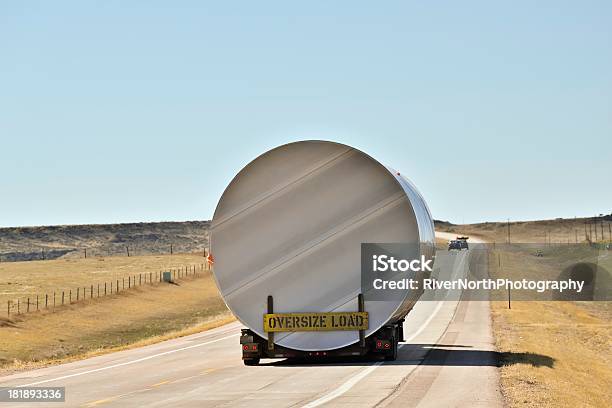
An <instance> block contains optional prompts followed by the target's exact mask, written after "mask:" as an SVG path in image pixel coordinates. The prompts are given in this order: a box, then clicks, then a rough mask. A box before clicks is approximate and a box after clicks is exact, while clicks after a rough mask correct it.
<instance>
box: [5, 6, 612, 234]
mask: <svg viewBox="0 0 612 408" xmlns="http://www.w3.org/2000/svg"><path fill="white" fill-rule="evenodd" d="M296 3H297V2H286V1H285V2H281V1H279V2H259V1H257V2H253V1H250V2H231V3H228V2H197V1H194V2H185V1H166V2H153V1H146V2H145V1H142V2H140V1H99V2H93V1H74V2H63V1H47V2H24V1H14V2H6V1H4V2H2V3H1V4H0V148H1V151H2V154H1V156H0V226H17V225H43V224H74V223H110V222H131V221H162V220H192V219H208V218H210V217H211V216H212V213H213V210H214V208H215V205H216V203H217V200H218V198H219V197H220V195H221V193H222V192H223V189H224V188H225V186H226V185H227V183H228V182H229V181H230V180H231V179H232V177H233V176H234V174H235V173H236V172H237V171H238V170H240V169H241V168H242V167H243V166H244V165H245V164H246V163H248V162H249V161H250V160H251V159H253V158H254V157H256V156H257V155H259V154H260V153H262V152H264V151H266V150H268V149H270V148H272V147H274V146H276V145H279V144H282V143H285V142H289V141H294V140H300V139H328V140H335V141H339V142H344V143H347V144H350V145H353V146H355V147H357V148H360V149H362V150H364V151H366V152H368V153H369V154H371V155H373V156H374V157H376V158H377V159H379V160H380V161H381V162H383V163H385V164H388V165H390V166H392V167H395V168H397V169H398V170H401V171H402V173H403V174H406V175H407V176H408V177H409V178H410V179H412V181H413V182H414V183H415V184H416V185H417V187H418V188H419V189H420V190H421V192H422V193H423V195H424V196H425V198H426V200H427V202H428V204H429V205H430V208H431V210H432V212H433V215H434V217H435V218H439V219H448V220H451V221H454V222H463V221H465V222H477V221H487V220H505V219H506V218H508V217H509V218H510V219H512V220H520V219H538V218H554V217H573V216H590V215H593V214H596V213H603V212H606V213H609V212H610V211H611V210H612V187H611V186H612V179H611V175H612V148H611V142H612V24H611V21H612V3H611V2H609V1H601V2H588V1H585V2H576V1H571V2H564V1H549V2H545V1H541V2H540V1H538V2H532V1H523V2H503V3H501V2H490V1H482V2H470V1H468V2H456V1H452V2H408V1H401V2H382V3H381V2H378V3H374V2H356V1H347V2H340V1H334V2H329V1H324V2H314V1H309V2H302V4H301V5H298V4H296Z"/></svg>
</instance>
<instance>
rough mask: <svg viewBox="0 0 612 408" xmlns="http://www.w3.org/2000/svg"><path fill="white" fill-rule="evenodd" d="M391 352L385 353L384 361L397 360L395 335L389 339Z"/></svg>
mask: <svg viewBox="0 0 612 408" xmlns="http://www.w3.org/2000/svg"><path fill="white" fill-rule="evenodd" d="M391 347H392V349H391V352H390V353H389V354H387V355H385V361H395V360H397V340H396V337H393V338H392V339H391Z"/></svg>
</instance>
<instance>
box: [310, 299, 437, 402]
mask: <svg viewBox="0 0 612 408" xmlns="http://www.w3.org/2000/svg"><path fill="white" fill-rule="evenodd" d="M442 306H443V303H442V301H441V300H440V301H438V306H436V308H435V310H434V311H433V313H432V314H431V315H430V316H429V317H428V318H427V320H425V322H424V323H423V324H422V325H421V326H420V327H419V330H417V331H416V332H415V333H414V334H413V335H412V336H410V337H409V338H408V339H407V340H406V342H409V341H410V340H412V339H414V338H415V337H416V336H418V335H419V334H421V332H422V331H423V330H425V328H426V327H427V326H428V325H429V323H430V322H431V321H432V319H433V318H434V317H435V316H436V315H437V314H438V312H439V311H440V309H441V308H442ZM404 345H405V343H403V344H400V345H399V347H402V346H404ZM382 364H384V361H379V362H376V363H374V364H372V365H371V366H369V367H367V368H364V369H363V370H361V371H359V372H358V373H357V374H355V375H354V376H352V377H351V378H349V379H348V380H346V381H345V382H344V383H342V384H341V385H340V386H338V388H336V389H335V390H333V391H331V392H329V393H327V394H325V395H323V396H322V397H320V398H318V399H316V400H314V401H311V402H309V403H308V404H306V405H303V406H302V407H303V408H314V407H318V406H320V405H323V404H325V403H327V402H329V401H331V400H333V399H335V398H337V397H339V396H341V395H342V394H344V393H346V392H347V391H349V390H350V389H351V388H353V386H354V385H355V384H357V383H358V382H359V381H361V380H362V379H363V378H365V377H366V376H367V375H368V374H370V373H371V372H372V371H374V370H376V369H377V368H378V367H380V366H381V365H382Z"/></svg>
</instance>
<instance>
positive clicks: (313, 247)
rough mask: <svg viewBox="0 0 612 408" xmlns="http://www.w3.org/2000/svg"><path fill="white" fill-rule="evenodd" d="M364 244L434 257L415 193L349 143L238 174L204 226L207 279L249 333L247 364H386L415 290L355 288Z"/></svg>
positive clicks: (287, 153) (283, 155) (427, 218)
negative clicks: (394, 293) (340, 359)
mask: <svg viewBox="0 0 612 408" xmlns="http://www.w3.org/2000/svg"><path fill="white" fill-rule="evenodd" d="M362 243H408V244H413V245H414V247H415V248H417V253H416V255H417V257H420V256H424V257H425V258H426V259H433V256H434V251H435V246H434V226H433V220H432V217H431V214H430V212H429V209H428V208H427V205H426V203H425V201H424V200H423V197H422V196H421V194H420V193H419V192H418V191H417V190H416V188H415V187H414V186H413V185H412V183H410V181H408V179H406V178H405V177H403V176H402V175H400V173H399V172H396V171H395V170H392V169H390V168H388V167H385V166H383V165H382V164H380V163H379V162H378V161H376V160H375V159H373V158H372V157H370V156H368V155H367V154H365V153H364V152H361V151H359V150H357V149H355V148H352V147H350V146H346V145H343V144H339V143H333V142H326V141H302V142H296V143H290V144H286V145H283V146H280V147H277V148H275V149H272V150H270V151H268V152H266V153H264V154H262V155H261V156H259V157H258V158H256V159H255V160H253V161H252V162H250V163H249V164H248V165H247V166H246V167H244V168H243V169H242V170H241V171H240V172H239V173H238V174H237V175H236V176H235V177H234V179H233V180H232V181H231V183H230V184H229V186H228V187H227V188H226V190H225V192H224V193H223V195H222V197H221V199H220V200H219V203H218V205H217V208H216V210H215V214H214V217H213V221H212V226H211V252H212V254H214V257H215V264H214V268H213V275H214V278H215V281H216V283H217V286H218V288H219V291H220V293H221V295H222V297H223V299H224V301H225V303H226V304H227V306H228V308H229V309H230V310H231V311H232V313H233V314H234V315H235V316H236V318H237V319H238V320H239V321H240V322H241V323H242V324H244V325H245V326H246V327H247V328H246V329H242V336H241V338H240V344H241V347H242V350H243V357H242V358H243V360H244V363H245V364H247V365H255V364H258V363H259V361H260V359H261V358H292V357H295V358H317V357H327V356H363V355H367V354H370V353H373V354H380V355H382V356H384V357H385V358H386V359H390V360H394V359H395V358H396V356H397V343H398V342H399V341H402V340H403V325H402V323H403V320H404V317H405V316H406V315H407V314H408V312H409V311H410V310H411V309H412V307H413V306H414V304H415V303H416V301H417V300H418V298H419V297H420V295H421V293H422V292H419V291H414V290H413V291H410V290H406V291H405V294H404V293H403V292H402V293H401V296H400V297H399V298H396V297H394V298H393V299H391V300H385V301H380V300H372V299H369V298H368V295H367V293H366V294H365V295H364V294H363V293H362V289H361V276H360V273H361V244H362Z"/></svg>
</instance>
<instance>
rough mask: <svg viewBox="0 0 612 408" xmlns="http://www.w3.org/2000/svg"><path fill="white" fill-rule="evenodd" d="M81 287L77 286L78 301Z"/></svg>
mask: <svg viewBox="0 0 612 408" xmlns="http://www.w3.org/2000/svg"><path fill="white" fill-rule="evenodd" d="M80 289H81V288H77V300H76V301H77V302H78V301H79V291H80Z"/></svg>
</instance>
